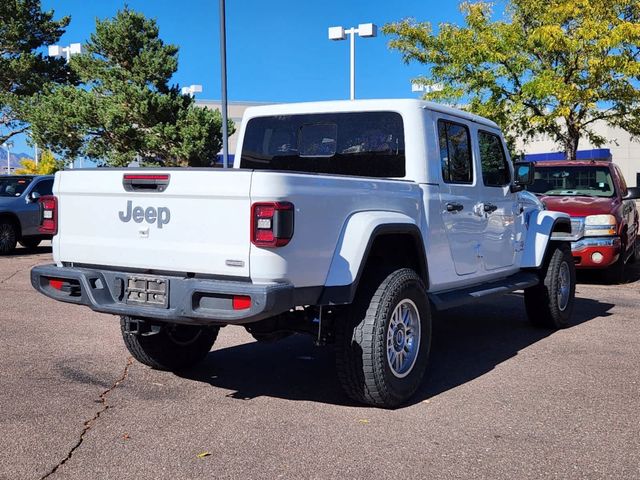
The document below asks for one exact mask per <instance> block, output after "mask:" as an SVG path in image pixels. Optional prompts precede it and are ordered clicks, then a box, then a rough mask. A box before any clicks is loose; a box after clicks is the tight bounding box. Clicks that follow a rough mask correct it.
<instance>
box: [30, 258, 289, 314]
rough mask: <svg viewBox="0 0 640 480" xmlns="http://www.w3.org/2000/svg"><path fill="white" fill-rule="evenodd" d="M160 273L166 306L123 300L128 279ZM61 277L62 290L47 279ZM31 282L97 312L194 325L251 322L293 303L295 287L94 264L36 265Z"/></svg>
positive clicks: (57, 298) (56, 295)
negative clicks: (240, 303) (244, 303)
mask: <svg viewBox="0 0 640 480" xmlns="http://www.w3.org/2000/svg"><path fill="white" fill-rule="evenodd" d="M130 276H136V277H145V276H146V277H160V278H162V279H164V280H166V281H167V285H168V293H167V297H168V298H167V301H166V304H167V305H166V308H164V307H155V306H147V305H132V304H130V303H127V301H126V298H127V292H126V290H127V288H126V285H127V278H129V277H130ZM51 279H56V280H62V281H64V285H65V288H63V289H62V290H59V289H56V288H54V287H52V286H51V284H50V280H51ZM31 284H32V285H33V287H34V288H35V289H36V290H38V291H39V292H41V293H43V294H44V295H46V296H48V297H51V298H53V299H55V300H59V301H62V302H69V303H75V304H79V305H86V306H87V307H89V308H91V309H92V310H95V311H96V312H102V313H111V314H114V315H129V316H134V317H141V318H148V319H154V320H158V321H166V322H172V323H184V324H195V325H227V324H238V325H239V324H245V323H252V322H255V321H258V320H261V319H263V318H267V317H271V316H274V315H277V314H279V313H282V312H285V311H287V310H289V309H291V308H293V307H294V303H295V302H294V291H295V289H294V287H293V285H291V284H288V283H273V284H262V285H257V284H253V283H250V282H238V281H223V280H214V279H202V278H185V277H179V276H171V275H142V274H134V273H131V272H122V271H112V270H102V269H94V268H75V267H57V266H56V265H41V266H38V267H34V268H33V269H32V270H31ZM234 295H243V296H248V297H251V306H250V307H249V308H245V309H242V310H234V309H233V301H232V298H233V296H234Z"/></svg>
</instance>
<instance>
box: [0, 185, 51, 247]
mask: <svg viewBox="0 0 640 480" xmlns="http://www.w3.org/2000/svg"><path fill="white" fill-rule="evenodd" d="M52 187H53V175H43V176H35V175H3V176H0V255H7V254H9V253H11V252H12V251H13V250H14V249H15V247H16V243H17V242H20V245H22V246H24V247H26V248H36V247H37V246H38V245H39V244H40V242H41V241H42V240H48V239H50V238H51V236H50V235H43V234H41V233H40V232H39V230H38V227H39V225H40V206H39V205H38V198H40V197H41V196H43V195H51V189H52Z"/></svg>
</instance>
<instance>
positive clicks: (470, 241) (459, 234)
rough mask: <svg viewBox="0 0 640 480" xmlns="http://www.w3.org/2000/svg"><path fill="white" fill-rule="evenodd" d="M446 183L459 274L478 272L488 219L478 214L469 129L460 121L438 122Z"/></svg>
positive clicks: (445, 204)
mask: <svg viewBox="0 0 640 480" xmlns="http://www.w3.org/2000/svg"><path fill="white" fill-rule="evenodd" d="M438 144H439V150H440V164H441V175H442V183H441V187H440V204H441V212H442V220H443V222H444V226H445V231H446V235H447V241H448V243H449V248H450V250H451V256H452V258H453V263H454V266H455V270H456V273H457V274H458V275H470V274H474V273H476V272H477V271H478V267H479V258H480V239H481V238H482V231H483V226H484V219H483V218H482V217H481V216H479V215H478V214H477V203H478V198H479V194H480V185H479V180H478V178H479V177H478V175H477V174H475V168H474V161H473V160H474V159H473V157H474V156H473V149H472V142H471V133H470V129H469V126H468V125H466V124H464V123H462V122H460V121H459V120H458V119H449V118H448V117H443V118H440V119H439V120H438Z"/></svg>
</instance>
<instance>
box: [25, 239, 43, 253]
mask: <svg viewBox="0 0 640 480" xmlns="http://www.w3.org/2000/svg"><path fill="white" fill-rule="evenodd" d="M41 241H42V240H40V239H39V238H23V239H22V240H20V245H22V246H23V247H24V248H27V249H29V250H34V249H36V248H38V245H40V242H41Z"/></svg>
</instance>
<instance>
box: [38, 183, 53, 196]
mask: <svg viewBox="0 0 640 480" xmlns="http://www.w3.org/2000/svg"><path fill="white" fill-rule="evenodd" d="M52 189H53V180H43V181H41V182H39V183H38V184H37V185H36V186H35V187H33V191H34V192H38V193H39V194H40V195H51V193H52Z"/></svg>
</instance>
